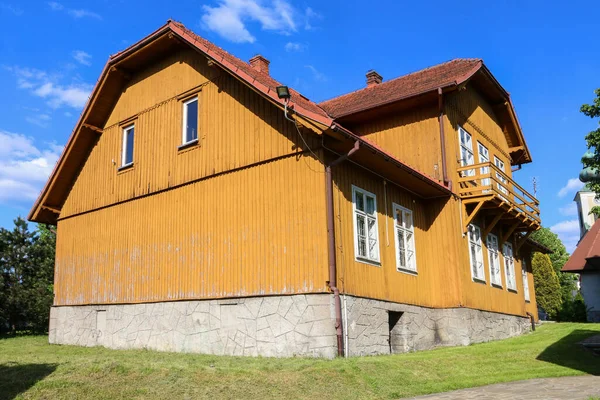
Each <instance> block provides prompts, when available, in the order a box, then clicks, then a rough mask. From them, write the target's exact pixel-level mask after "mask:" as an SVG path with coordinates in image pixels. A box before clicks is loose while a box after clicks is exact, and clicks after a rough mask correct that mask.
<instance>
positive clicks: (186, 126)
mask: <svg viewBox="0 0 600 400" xmlns="http://www.w3.org/2000/svg"><path fill="white" fill-rule="evenodd" d="M196 140H198V97H194V98H192V99H190V100H188V101H186V102H185V103H183V133H182V139H181V142H182V144H186V143H191V142H193V141H196Z"/></svg>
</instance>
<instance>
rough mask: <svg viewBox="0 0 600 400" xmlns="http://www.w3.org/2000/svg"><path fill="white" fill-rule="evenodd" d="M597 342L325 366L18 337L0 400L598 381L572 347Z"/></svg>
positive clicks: (0, 378)
mask: <svg viewBox="0 0 600 400" xmlns="http://www.w3.org/2000/svg"><path fill="white" fill-rule="evenodd" d="M599 333H600V324H553V325H544V326H542V327H541V328H540V329H538V330H537V331H536V332H535V333H533V334H529V335H525V336H521V337H517V338H513V339H507V340H503V341H497V342H492V343H485V344H478V345H473V346H468V347H458V348H444V349H438V350H433V351H424V352H418V353H410V354H402V355H394V356H379V357H362V358H350V359H336V360H331V361H328V360H313V359H303V358H296V359H268V358H238V357H217V356H205V355H192V354H172V353H158V352H152V351H144V350H127V351H116V350H108V349H104V348H80V347H74V346H50V345H48V344H47V338H46V337H42V336H38V337H18V338H10V339H1V340H0V399H4V398H9V399H12V398H15V396H16V398H27V399H28V398H51V399H85V398H101V399H116V398H123V399H130V398H144V399H180V398H189V399H196V398H210V399H220V398H223V399H240V398H243V399H245V400H250V399H265V398H288V399H316V398H323V397H328V398H333V399H391V398H399V397H405V396H413V395H418V394H426V393H433V392H441V391H447V390H453V389H459V388H465V387H472V386H479V385H485V384H490V383H497V382H506V381H512V380H520V379H528V378H537V377H554V376H564V375H581V374H584V373H591V374H595V375H598V374H600V360H599V359H598V358H596V357H594V356H592V355H591V354H590V353H588V352H585V351H583V350H581V349H580V346H578V345H576V344H575V343H577V342H579V341H581V340H583V339H584V338H585V337H587V336H590V335H592V334H599ZM327 392H329V395H328V394H327Z"/></svg>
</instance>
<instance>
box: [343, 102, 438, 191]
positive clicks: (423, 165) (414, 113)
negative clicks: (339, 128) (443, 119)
mask: <svg viewBox="0 0 600 400" xmlns="http://www.w3.org/2000/svg"><path fill="white" fill-rule="evenodd" d="M437 110H438V109H437V106H435V107H434V106H423V107H420V108H415V109H411V110H408V111H404V112H401V113H396V114H394V115H388V116H385V117H378V118H374V119H372V120H371V121H369V122H368V123H363V124H359V125H356V126H353V127H352V128H353V129H354V130H355V131H356V132H357V133H358V134H360V135H363V136H364V137H365V138H367V139H368V140H370V141H371V142H373V143H375V144H377V145H378V146H379V147H381V148H382V149H385V151H386V152H389V153H390V154H392V155H393V156H394V157H396V158H398V159H400V160H402V161H403V162H404V163H406V164H408V165H410V166H411V167H413V168H416V169H417V170H419V171H421V172H423V173H425V174H427V175H429V176H431V177H433V178H435V179H438V180H442V164H441V157H442V156H441V151H440V149H441V146H440V128H439V123H438V114H437V113H438V111H437Z"/></svg>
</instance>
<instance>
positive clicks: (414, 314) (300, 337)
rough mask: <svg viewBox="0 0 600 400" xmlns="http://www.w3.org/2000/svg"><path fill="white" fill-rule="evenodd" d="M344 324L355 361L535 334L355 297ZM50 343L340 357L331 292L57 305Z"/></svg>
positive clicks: (516, 324)
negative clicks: (154, 301) (374, 356)
mask: <svg viewBox="0 0 600 400" xmlns="http://www.w3.org/2000/svg"><path fill="white" fill-rule="evenodd" d="M390 315H391V316H392V322H393V323H395V324H393V326H390ZM342 320H343V321H345V322H344V325H345V326H344V333H345V338H344V339H345V340H347V343H346V348H347V350H348V355H349V356H362V355H375V354H389V353H390V352H392V353H402V352H408V351H417V350H426V349H431V348H434V347H438V346H459V345H468V344H471V343H478V342H485V341H489V340H496V339H504V338H508V337H511V336H516V335H519V334H521V333H524V332H527V331H529V329H530V325H529V319H527V318H522V317H517V316H510V315H504V314H497V313H491V312H485V311H478V310H472V309H468V308H452V309H431V308H425V307H417V306H410V305H405V304H398V303H391V302H385V301H379V300H371V299H364V298H359V297H353V296H342ZM49 341H50V343H56V344H73V345H80V346H105V347H109V348H114V349H133V348H138V349H139V348H143V349H152V350H160V351H176V352H191V353H203V354H217V355H243V356H265V357H292V356H311V357H326V358H333V357H335V355H336V354H337V340H336V334H335V310H334V304H333V296H332V295H329V294H307V295H294V296H269V297H253V298H243V299H228V300H199V301H177V302H164V303H147V304H129V305H102V306H63V307H53V308H52V309H51V312H50V334H49Z"/></svg>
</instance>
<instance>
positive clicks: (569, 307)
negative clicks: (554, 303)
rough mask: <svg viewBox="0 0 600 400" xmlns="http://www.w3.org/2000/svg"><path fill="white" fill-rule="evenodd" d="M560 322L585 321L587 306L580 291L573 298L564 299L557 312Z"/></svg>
mask: <svg viewBox="0 0 600 400" xmlns="http://www.w3.org/2000/svg"><path fill="white" fill-rule="evenodd" d="M558 320H559V321H561V322H587V307H586V305H585V301H584V300H583V296H582V295H581V293H577V295H576V296H575V298H574V299H573V300H569V301H565V302H563V304H562V307H561V309H560V312H559V313H558Z"/></svg>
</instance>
